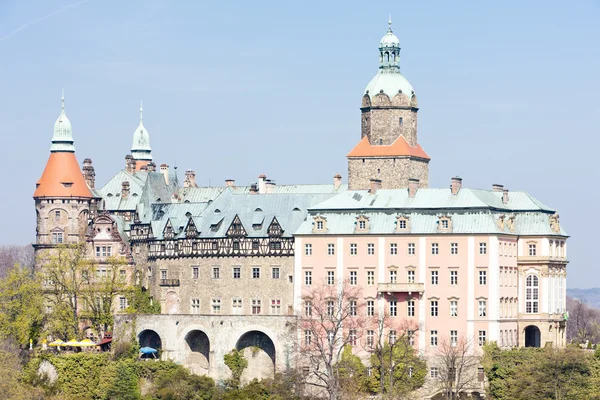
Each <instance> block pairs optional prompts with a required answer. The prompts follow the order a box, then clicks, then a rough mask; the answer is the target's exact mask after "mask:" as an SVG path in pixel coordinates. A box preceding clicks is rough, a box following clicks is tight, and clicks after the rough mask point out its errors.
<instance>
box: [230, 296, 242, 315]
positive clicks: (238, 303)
mask: <svg viewBox="0 0 600 400" xmlns="http://www.w3.org/2000/svg"><path fill="white" fill-rule="evenodd" d="M231 302H232V306H233V308H234V312H235V313H239V312H240V311H241V308H242V299H241V297H234V298H233V299H231Z"/></svg>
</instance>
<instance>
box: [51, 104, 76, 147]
mask: <svg viewBox="0 0 600 400" xmlns="http://www.w3.org/2000/svg"><path fill="white" fill-rule="evenodd" d="M61 102H62V107H61V110H60V115H59V116H58V119H57V120H56V123H55V124H54V136H52V146H50V151H51V152H59V151H66V152H70V153H73V152H74V151H75V146H74V145H73V132H72V129H71V121H69V119H68V118H67V115H66V114H65V96H64V93H63V96H62V98H61Z"/></svg>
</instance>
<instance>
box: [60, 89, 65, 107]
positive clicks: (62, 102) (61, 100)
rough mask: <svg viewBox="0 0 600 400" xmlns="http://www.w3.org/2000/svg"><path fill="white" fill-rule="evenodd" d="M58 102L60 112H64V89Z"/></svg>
mask: <svg viewBox="0 0 600 400" xmlns="http://www.w3.org/2000/svg"><path fill="white" fill-rule="evenodd" d="M60 102H61V110H62V111H63V112H64V111H65V89H64V88H63V89H62V95H61V97H60Z"/></svg>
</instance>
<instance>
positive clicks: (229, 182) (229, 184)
mask: <svg viewBox="0 0 600 400" xmlns="http://www.w3.org/2000/svg"><path fill="white" fill-rule="evenodd" d="M225 186H227V187H235V179H225Z"/></svg>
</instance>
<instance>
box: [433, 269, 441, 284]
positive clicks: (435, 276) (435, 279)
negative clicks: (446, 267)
mask: <svg viewBox="0 0 600 400" xmlns="http://www.w3.org/2000/svg"><path fill="white" fill-rule="evenodd" d="M439 278H440V273H439V271H431V284H432V285H437V284H438V283H439Z"/></svg>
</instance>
